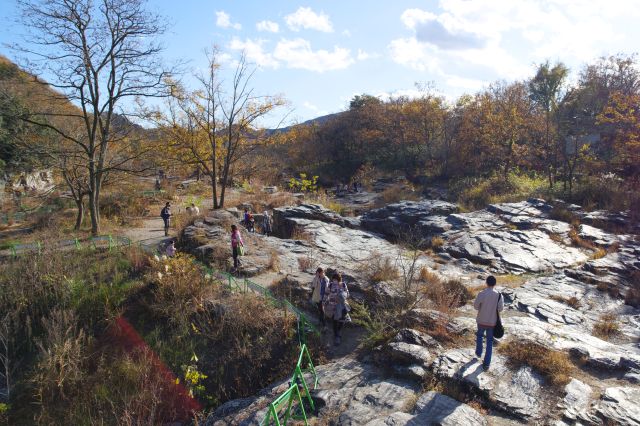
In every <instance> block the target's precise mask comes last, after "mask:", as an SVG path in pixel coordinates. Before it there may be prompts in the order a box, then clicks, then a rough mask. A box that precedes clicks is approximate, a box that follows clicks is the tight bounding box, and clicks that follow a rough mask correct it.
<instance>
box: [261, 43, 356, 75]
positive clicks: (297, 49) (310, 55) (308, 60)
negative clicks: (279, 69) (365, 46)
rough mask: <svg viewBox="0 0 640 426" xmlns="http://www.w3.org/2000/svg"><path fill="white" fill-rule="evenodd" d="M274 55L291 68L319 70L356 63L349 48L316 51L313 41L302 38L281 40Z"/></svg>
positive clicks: (332, 69)
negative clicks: (312, 46)
mask: <svg viewBox="0 0 640 426" xmlns="http://www.w3.org/2000/svg"><path fill="white" fill-rule="evenodd" d="M273 57H274V58H276V59H277V60H279V61H282V62H285V63H286V64H287V67H289V68H299V69H305V70H309V71H317V72H324V71H334V70H340V69H344V68H347V67H349V66H350V65H351V64H353V63H354V60H353V58H352V57H351V51H350V50H349V49H345V48H343V47H339V46H334V47H333V50H332V51H328V50H324V49H320V50H315V51H314V50H313V49H312V48H311V43H310V42H309V41H308V40H304V39H302V38H296V39H293V40H287V39H282V40H280V41H279V42H278V44H277V45H276V48H275V50H274V51H273Z"/></svg>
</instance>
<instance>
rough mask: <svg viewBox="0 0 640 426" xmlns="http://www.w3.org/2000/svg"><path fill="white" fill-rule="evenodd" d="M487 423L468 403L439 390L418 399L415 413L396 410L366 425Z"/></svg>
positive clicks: (409, 425) (473, 425)
mask: <svg viewBox="0 0 640 426" xmlns="http://www.w3.org/2000/svg"><path fill="white" fill-rule="evenodd" d="M487 424H488V423H487V420H486V419H485V418H484V417H483V416H482V415H481V414H480V413H478V412H477V411H476V410H474V409H473V408H471V407H469V406H468V405H467V404H463V403H461V402H458V401H456V400H455V399H453V398H450V397H448V396H446V395H443V394H441V393H438V392H427V393H425V394H423V395H422V396H421V397H420V398H419V399H418V402H417V403H416V408H415V409H414V410H413V414H407V413H403V412H396V413H393V414H391V415H390V416H387V417H386V418H380V419H376V420H372V421H370V422H368V423H366V426H387V425H390V426H391V425H407V426H418V425H441V426H458V425H465V426H466V425H469V426H481V425H482V426H483V425H487Z"/></svg>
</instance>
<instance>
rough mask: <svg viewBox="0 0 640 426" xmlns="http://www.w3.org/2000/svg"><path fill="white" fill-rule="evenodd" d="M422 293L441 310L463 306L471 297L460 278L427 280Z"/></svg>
mask: <svg viewBox="0 0 640 426" xmlns="http://www.w3.org/2000/svg"><path fill="white" fill-rule="evenodd" d="M424 294H425V295H426V296H427V298H428V299H429V300H431V301H432V302H433V303H434V305H435V307H436V309H437V310H439V311H443V312H448V311H450V310H452V309H455V308H458V307H460V306H464V305H466V304H467V303H468V302H469V301H470V300H471V299H473V294H472V293H471V291H470V290H469V289H468V288H467V287H466V286H465V285H464V284H462V282H461V281H460V280H451V279H449V280H442V279H438V280H436V281H430V282H428V283H427V285H425V286H424Z"/></svg>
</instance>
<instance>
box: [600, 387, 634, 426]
mask: <svg viewBox="0 0 640 426" xmlns="http://www.w3.org/2000/svg"><path fill="white" fill-rule="evenodd" d="M596 413H597V414H598V416H599V417H601V418H603V419H604V420H605V421H608V422H610V423H608V424H616V425H634V426H637V425H640V388H637V387H636V388H630V387H612V388H607V389H606V390H605V392H604V394H603V395H602V398H601V400H600V403H599V404H598V406H597V408H596Z"/></svg>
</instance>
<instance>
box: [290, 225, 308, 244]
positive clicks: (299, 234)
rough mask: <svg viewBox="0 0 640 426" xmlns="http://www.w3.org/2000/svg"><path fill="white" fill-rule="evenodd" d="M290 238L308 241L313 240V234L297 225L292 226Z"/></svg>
mask: <svg viewBox="0 0 640 426" xmlns="http://www.w3.org/2000/svg"><path fill="white" fill-rule="evenodd" d="M291 239H292V240H298V241H306V242H308V243H310V242H313V236H312V235H311V234H310V233H308V232H306V231H305V230H303V229H301V228H298V227H295V228H293V232H292V233H291Z"/></svg>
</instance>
